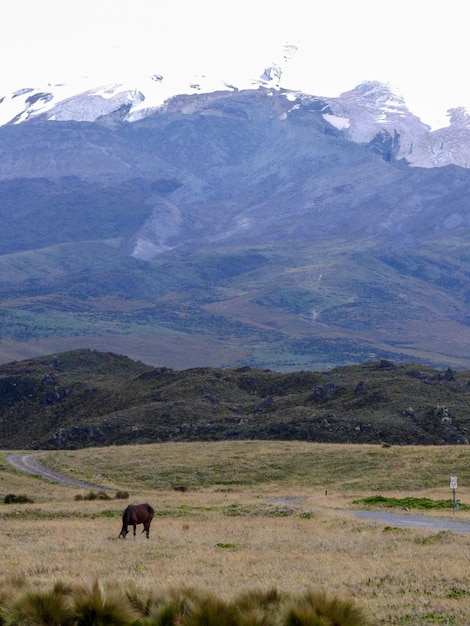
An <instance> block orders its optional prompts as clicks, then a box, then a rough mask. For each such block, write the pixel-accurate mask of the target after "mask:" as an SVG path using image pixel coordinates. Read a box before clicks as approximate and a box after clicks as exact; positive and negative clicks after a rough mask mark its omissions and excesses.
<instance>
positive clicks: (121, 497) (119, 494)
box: [114, 491, 129, 500]
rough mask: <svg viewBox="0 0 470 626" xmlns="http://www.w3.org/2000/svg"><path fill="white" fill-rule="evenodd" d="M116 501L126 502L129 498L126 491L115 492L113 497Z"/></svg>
mask: <svg viewBox="0 0 470 626" xmlns="http://www.w3.org/2000/svg"><path fill="white" fill-rule="evenodd" d="M114 497H115V498H116V500H127V499H128V498H129V492H128V491H116V495H115V496H114Z"/></svg>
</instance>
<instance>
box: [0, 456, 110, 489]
mask: <svg viewBox="0 0 470 626" xmlns="http://www.w3.org/2000/svg"><path fill="white" fill-rule="evenodd" d="M6 459H7V461H8V462H9V463H11V465H13V467H16V469H19V470H21V471H22V472H26V473H27V474H34V475H35V476H41V478H46V479H47V480H51V481H52V482H54V483H62V484H64V485H68V486H69V487H78V488H80V489H92V490H94V491H111V489H109V487H101V486H100V485H92V484H91V483H87V482H84V481H81V480H75V479H74V478H69V477H68V476H64V475H62V474H59V473H58V472H55V471H54V470H51V469H49V468H48V467H44V465H42V463H40V462H39V461H38V460H37V458H36V457H35V456H34V455H33V454H9V455H8V456H7V457H6Z"/></svg>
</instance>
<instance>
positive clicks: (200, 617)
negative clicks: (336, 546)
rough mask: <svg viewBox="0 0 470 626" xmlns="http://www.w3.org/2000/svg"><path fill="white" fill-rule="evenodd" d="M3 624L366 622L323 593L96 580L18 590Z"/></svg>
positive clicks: (291, 625)
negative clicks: (151, 588) (155, 589)
mask: <svg viewBox="0 0 470 626" xmlns="http://www.w3.org/2000/svg"><path fill="white" fill-rule="evenodd" d="M0 623H1V624H2V625H4V626H106V625H109V626H221V625H223V626H303V625H305V626H366V625H367V624H368V622H367V619H366V617H365V614H364V613H363V611H362V610H361V609H359V608H357V607H355V606H354V605H353V604H352V602H350V601H347V600H341V599H339V598H337V597H331V598H330V597H328V596H327V594H326V593H324V592H316V591H307V592H305V593H304V594H303V595H300V596H296V595H294V594H287V593H281V592H279V591H278V590H277V589H274V588H273V589H269V590H268V591H261V590H251V591H250V592H246V593H242V594H240V595H239V596H237V597H235V598H234V599H232V600H227V599H224V598H221V597H218V596H217V595H216V594H215V593H212V592H210V591H207V590H205V591H200V590H197V589H194V588H181V589H170V590H168V591H166V592H161V593H149V592H148V591H145V590H144V591H139V590H138V589H137V588H136V587H135V586H134V587H132V589H131V590H130V591H129V592H127V593H125V592H123V590H122V588H121V587H119V586H117V585H116V586H114V587H105V586H103V585H102V584H100V583H99V582H98V581H95V582H94V583H93V584H92V585H91V586H89V587H86V586H83V587H82V586H80V587H77V588H75V589H72V588H71V587H70V586H69V585H68V584H67V583H63V582H62V583H56V584H55V585H54V587H53V588H52V589H51V590H46V591H43V590H41V591H31V590H30V589H27V590H22V591H18V593H17V594H16V595H15V596H14V597H12V598H11V599H10V600H9V601H7V602H5V603H4V604H3V605H2V606H1V607H0Z"/></svg>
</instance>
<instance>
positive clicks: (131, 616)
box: [73, 581, 139, 626]
mask: <svg viewBox="0 0 470 626" xmlns="http://www.w3.org/2000/svg"><path fill="white" fill-rule="evenodd" d="M73 613H74V622H73V623H74V625H75V626H89V625H92V624H93V625H95V624H96V625H97V626H98V625H99V626H106V625H109V626H127V625H128V624H132V623H133V622H135V621H136V620H137V619H138V617H139V616H138V614H136V612H135V611H134V609H133V607H132V606H131V604H130V603H129V601H128V599H127V598H126V596H125V595H124V594H122V593H120V592H119V590H118V589H115V590H112V589H106V588H105V587H104V586H102V585H100V583H99V582H97V581H95V582H94V583H93V585H92V586H91V587H83V588H78V589H76V590H75V591H74V593H73Z"/></svg>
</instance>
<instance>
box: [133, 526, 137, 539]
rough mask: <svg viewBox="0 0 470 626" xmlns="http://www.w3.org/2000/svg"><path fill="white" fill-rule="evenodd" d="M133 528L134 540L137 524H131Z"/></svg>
mask: <svg viewBox="0 0 470 626" xmlns="http://www.w3.org/2000/svg"><path fill="white" fill-rule="evenodd" d="M133 526H134V539H135V533H136V528H137V524H133Z"/></svg>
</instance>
